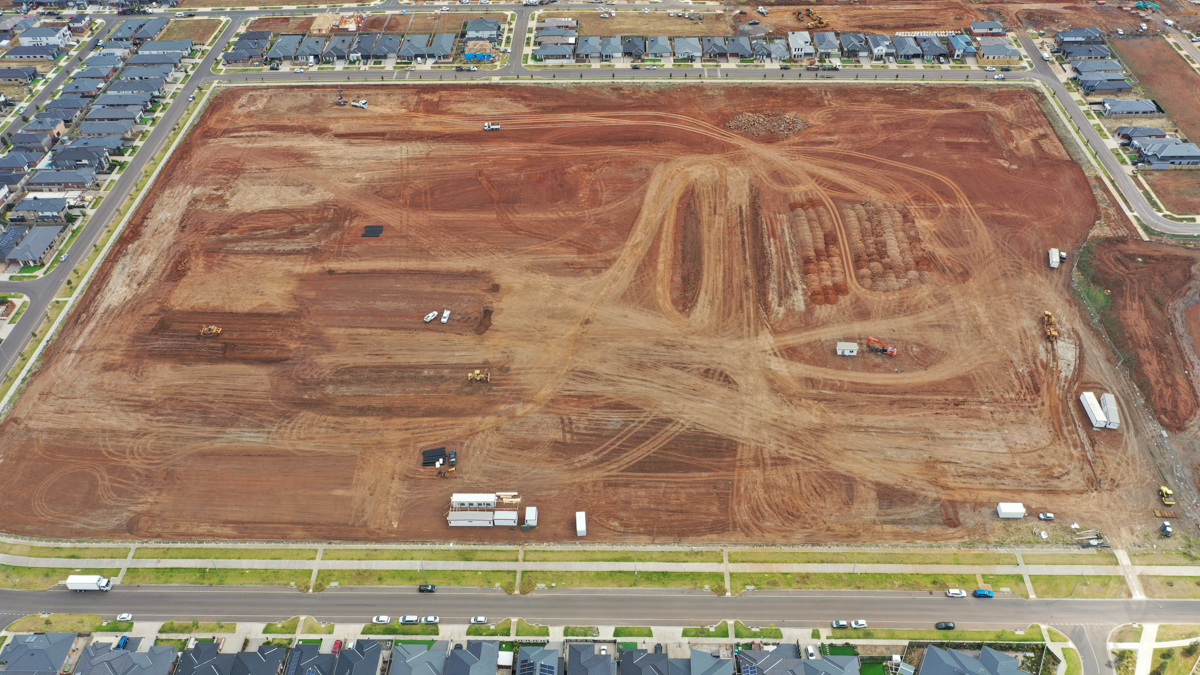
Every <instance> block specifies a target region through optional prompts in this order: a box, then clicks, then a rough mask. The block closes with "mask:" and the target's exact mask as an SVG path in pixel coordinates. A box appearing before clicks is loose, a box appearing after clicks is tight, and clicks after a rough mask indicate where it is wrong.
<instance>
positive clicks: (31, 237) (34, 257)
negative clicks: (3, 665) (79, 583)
mask: <svg viewBox="0 0 1200 675" xmlns="http://www.w3.org/2000/svg"><path fill="white" fill-rule="evenodd" d="M66 236H67V227H66V226H65V225H41V226H38V227H34V228H33V229H31V230H29V231H28V232H27V233H26V234H25V237H24V238H22V239H21V243H20V244H18V245H17V246H16V247H15V248H13V250H12V251H10V252H9V254H8V257H7V258H6V259H5V261H6V262H10V263H17V264H20V265H26V266H31V265H45V264H46V262H47V261H49V260H50V259H52V258H53V257H54V252H55V251H56V250H57V249H58V246H59V244H61V243H62V241H63V239H65V238H66ZM51 635H63V633H51ZM67 635H70V636H71V642H72V643H74V641H75V634H74V633H67ZM28 637H37V636H28ZM18 639H26V636H22V637H20V638H18ZM3 658H4V655H3V654H2V653H0V660H3ZM4 672H5V673H6V674H7V675H57V674H58V672H59V671H58V670H14V669H13V663H12V662H11V661H10V662H9V664H8V667H7V669H6V670H5V671H4Z"/></svg>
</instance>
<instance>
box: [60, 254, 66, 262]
mask: <svg viewBox="0 0 1200 675" xmlns="http://www.w3.org/2000/svg"><path fill="white" fill-rule="evenodd" d="M58 262H67V254H66V253H64V254H62V255H60V256H58Z"/></svg>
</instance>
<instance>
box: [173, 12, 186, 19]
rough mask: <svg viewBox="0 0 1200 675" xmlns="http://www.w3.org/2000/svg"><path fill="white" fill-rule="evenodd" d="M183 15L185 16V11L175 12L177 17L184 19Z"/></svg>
mask: <svg viewBox="0 0 1200 675" xmlns="http://www.w3.org/2000/svg"><path fill="white" fill-rule="evenodd" d="M183 16H184V15H183V12H175V18H176V19H182V18H183Z"/></svg>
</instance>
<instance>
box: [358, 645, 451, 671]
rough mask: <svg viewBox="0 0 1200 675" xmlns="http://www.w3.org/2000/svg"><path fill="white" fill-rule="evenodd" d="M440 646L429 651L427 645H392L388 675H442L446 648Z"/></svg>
mask: <svg viewBox="0 0 1200 675" xmlns="http://www.w3.org/2000/svg"><path fill="white" fill-rule="evenodd" d="M441 644H442V645H443V646H442V647H441V648H440V649H437V648H435V649H430V648H429V647H428V646H427V645H415V644H396V645H394V646H393V647H392V666H391V670H390V671H389V675H442V672H443V671H444V669H445V667H446V648H445V646H444V645H445V643H441ZM355 646H356V647H357V646H358V645H357V644H356V645H355ZM434 647H438V645H437V644H435V645H434ZM339 660H340V659H339ZM339 665H340V664H339ZM337 675H342V674H341V673H338V674H337Z"/></svg>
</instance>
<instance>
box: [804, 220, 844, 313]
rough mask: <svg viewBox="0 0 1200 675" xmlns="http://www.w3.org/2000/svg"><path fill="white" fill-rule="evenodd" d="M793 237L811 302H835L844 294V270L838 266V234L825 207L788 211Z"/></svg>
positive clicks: (827, 303)
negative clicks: (798, 250) (790, 215)
mask: <svg viewBox="0 0 1200 675" xmlns="http://www.w3.org/2000/svg"><path fill="white" fill-rule="evenodd" d="M792 231H793V232H794V237H793V238H794V239H795V240H796V241H798V242H799V243H800V259H801V262H802V263H803V265H804V268H803V269H804V277H803V279H804V286H805V288H807V289H808V297H809V300H810V301H811V302H812V303H813V304H814V305H836V304H837V303H838V297H839V296H844V295H848V294H849V293H850V288H849V287H848V286H847V285H846V270H845V268H844V267H843V266H842V255H841V248H840V247H839V246H838V234H837V231H836V230H835V229H834V226H833V220H832V219H831V218H830V217H829V211H828V210H826V209H825V208H824V207H822V206H818V207H816V208H811V207H810V208H807V209H796V210H795V211H794V212H793V213H792Z"/></svg>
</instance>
